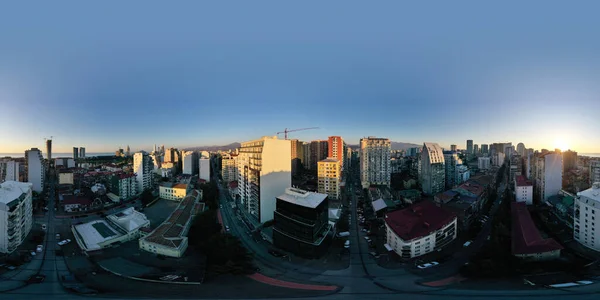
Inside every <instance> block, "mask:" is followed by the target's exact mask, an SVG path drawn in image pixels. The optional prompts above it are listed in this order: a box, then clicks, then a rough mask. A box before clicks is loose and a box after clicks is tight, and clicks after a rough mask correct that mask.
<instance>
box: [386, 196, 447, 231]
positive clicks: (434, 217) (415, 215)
mask: <svg viewBox="0 0 600 300" xmlns="http://www.w3.org/2000/svg"><path fill="white" fill-rule="evenodd" d="M455 219H456V215H455V214H454V213H450V212H447V211H445V210H443V209H441V208H439V207H437V206H435V204H433V203H432V202H430V201H427V200H425V201H422V202H419V203H416V204H413V205H411V206H409V207H408V208H405V209H402V210H397V211H394V212H391V213H388V214H386V216H385V223H386V224H387V225H388V226H389V227H390V228H391V229H392V230H393V231H394V232H395V233H396V234H397V235H398V236H399V237H400V238H402V239H403V240H405V241H409V240H413V239H415V238H418V237H423V236H426V235H429V234H430V233H431V232H434V231H436V230H438V229H441V228H442V227H444V226H445V225H447V224H448V223H450V222H452V221H453V220H455Z"/></svg>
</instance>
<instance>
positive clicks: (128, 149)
mask: <svg viewBox="0 0 600 300" xmlns="http://www.w3.org/2000/svg"><path fill="white" fill-rule="evenodd" d="M130 155H131V149H130V148H129V145H127V149H126V150H125V156H127V157H129V156H130Z"/></svg>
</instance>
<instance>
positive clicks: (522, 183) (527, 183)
mask: <svg viewBox="0 0 600 300" xmlns="http://www.w3.org/2000/svg"><path fill="white" fill-rule="evenodd" d="M517 186H533V182H531V180H527V178H526V177H525V176H523V175H519V176H517Z"/></svg>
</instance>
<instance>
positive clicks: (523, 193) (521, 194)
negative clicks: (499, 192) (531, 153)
mask: <svg viewBox="0 0 600 300" xmlns="http://www.w3.org/2000/svg"><path fill="white" fill-rule="evenodd" d="M515 201H516V202H525V204H527V205H532V204H533V184H532V183H531V182H528V181H526V180H525V178H524V177H523V179H522V180H520V179H519V177H517V179H516V180H515Z"/></svg>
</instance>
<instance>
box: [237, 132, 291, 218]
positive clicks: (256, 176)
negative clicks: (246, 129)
mask: <svg viewBox="0 0 600 300" xmlns="http://www.w3.org/2000/svg"><path fill="white" fill-rule="evenodd" d="M291 151H292V148H291V143H290V141H289V140H280V139H277V137H276V136H274V137H262V138H260V139H257V140H253V141H248V142H243V143H241V146H240V148H239V155H238V190H239V195H240V200H241V201H242V205H243V206H244V209H245V210H246V211H248V213H250V214H251V215H252V216H254V217H255V218H256V219H257V220H258V221H259V222H260V223H264V222H266V221H269V220H272V219H273V212H274V211H275V203H276V200H275V199H276V198H277V196H279V195H281V194H283V193H285V189H286V188H289V187H291V186H292V166H291V164H290V161H291Z"/></svg>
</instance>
